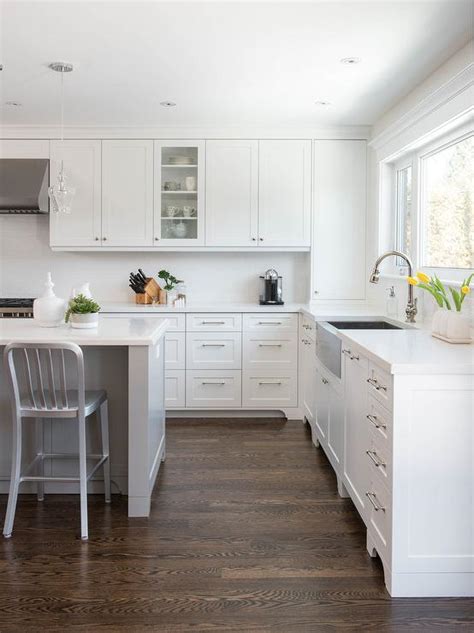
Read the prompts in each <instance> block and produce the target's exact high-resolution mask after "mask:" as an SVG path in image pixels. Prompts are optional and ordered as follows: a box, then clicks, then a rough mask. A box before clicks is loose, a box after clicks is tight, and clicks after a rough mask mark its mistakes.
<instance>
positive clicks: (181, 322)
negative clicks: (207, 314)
mask: <svg viewBox="0 0 474 633" xmlns="http://www.w3.org/2000/svg"><path fill="white" fill-rule="evenodd" d="M101 314H103V315H104V316H105V317H107V319H118V318H120V319H123V318H124V317H126V318H129V319H131V318H134V319H135V318H140V317H146V318H147V319H149V318H152V319H156V323H157V325H159V324H160V323H163V321H165V320H167V321H168V329H167V330H166V331H167V332H184V331H185V329H186V315H185V314H168V313H163V312H160V314H157V313H156V312H153V306H150V307H149V308H147V310H146V311H145V310H144V311H143V312H105V311H104V312H101Z"/></svg>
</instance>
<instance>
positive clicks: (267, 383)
mask: <svg viewBox="0 0 474 633" xmlns="http://www.w3.org/2000/svg"><path fill="white" fill-rule="evenodd" d="M297 404H298V394H297V373H296V370H294V371H289V372H277V373H275V372H252V371H246V372H245V373H244V380H243V385H242V406H244V407H251V408H260V409H261V408H264V409H278V408H280V407H283V408H286V407H296V406H297Z"/></svg>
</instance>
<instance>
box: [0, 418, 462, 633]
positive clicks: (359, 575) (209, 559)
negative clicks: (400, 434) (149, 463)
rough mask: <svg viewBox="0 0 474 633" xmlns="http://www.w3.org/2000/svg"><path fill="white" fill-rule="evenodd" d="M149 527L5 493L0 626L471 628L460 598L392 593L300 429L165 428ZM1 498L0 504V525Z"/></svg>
mask: <svg viewBox="0 0 474 633" xmlns="http://www.w3.org/2000/svg"><path fill="white" fill-rule="evenodd" d="M167 428H168V436H167V460H166V463H165V464H164V465H163V468H162V470H161V471H160V476H159V479H158V482H157V484H156V487H155V491H154V495H153V506H152V514H151V517H150V518H149V519H128V518H127V516H126V513H127V500H126V498H121V497H119V496H117V495H114V497H113V501H112V505H111V506H109V507H107V506H106V505H105V504H104V502H103V497H102V496H101V495H91V496H90V497H89V532H90V537H89V541H88V542H87V543H82V542H81V541H80V540H79V538H78V530H79V498H78V497H76V496H71V495H64V496H58V495H50V496H47V497H46V500H45V501H44V502H43V503H39V502H37V501H36V498H35V497H34V496H30V495H28V496H22V497H20V501H19V506H18V510H17V516H16V523H15V529H14V533H13V538H11V539H10V540H5V539H2V538H1V537H0V632H1V633H16V632H21V633H27V632H30V631H31V632H33V631H34V632H39V631H47V632H48V633H49V632H52V633H53V632H59V631H61V632H63V631H81V632H84V633H95V632H96V631H97V632H100V631H109V632H113V631H117V632H124V633H140V632H142V631H143V632H150V633H151V632H155V631H156V632H161V631H163V632H169V633H178V632H179V633H185V632H186V633H189V632H193V631H210V632H213V633H220V632H221V631H222V632H223V633H224V632H228V631H234V632H236V631H239V632H253V631H255V632H261V631H275V632H278V633H299V632H315V633H324V632H326V631H327V632H334V631H336V632H339V631H341V632H346V631H374V632H377V633H378V632H381V631H390V632H391V633H394V632H395V633H402V632H405V631H422V632H427V633H430V632H431V631H443V633H449V632H451V631H471V632H472V631H473V630H474V601H473V600H469V599H461V598H451V599H396V600H395V599H391V598H390V596H389V595H388V594H387V592H386V590H385V586H384V582H383V572H382V567H381V564H380V561H379V560H378V559H375V560H373V559H371V558H370V557H369V556H368V554H367V552H366V549H365V528H364V526H363V524H362V522H361V520H360V518H359V516H358V514H357V512H356V511H355V509H354V508H353V506H352V504H351V502H350V500H348V499H341V498H340V497H339V496H338V494H337V491H336V481H335V477H334V474H333V471H332V469H331V466H330V465H329V463H328V461H327V460H326V458H325V456H324V453H323V452H322V450H317V449H315V448H314V447H313V445H312V443H311V439H310V433H309V430H308V427H305V426H303V425H302V424H301V423H299V422H284V421H281V420H254V419H252V420H242V419H238V420H227V421H223V420H205V421H201V420H185V421H184V420H182V421H176V420H173V421H170V422H169V423H168V427H167ZM5 507H6V497H5V496H1V497H0V517H1V520H2V521H3V516H4V511H5Z"/></svg>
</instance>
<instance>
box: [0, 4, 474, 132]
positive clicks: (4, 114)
mask: <svg viewBox="0 0 474 633" xmlns="http://www.w3.org/2000/svg"><path fill="white" fill-rule="evenodd" d="M0 20H1V26H0V37H1V39H0V63H3V64H4V70H3V72H1V73H0V117H1V121H2V123H3V124H6V125H55V124H57V123H58V119H59V75H58V74H56V73H53V72H52V71H50V70H49V69H48V68H47V65H48V63H49V62H52V61H56V60H61V61H69V62H72V63H73V64H74V65H75V70H74V72H73V73H72V74H71V75H67V76H66V77H65V91H66V99H67V100H66V124H67V125H85V126H93V125H98V126H140V127H141V126H145V127H151V126H153V127H154V126H173V127H174V126H181V125H186V126H208V125H211V126H220V125H222V126H225V125H261V124H264V125H289V126H293V125H297V126H308V125H310V126H312V125H324V124H338V125H339V124H341V125H359V124H360V125H368V124H372V123H373V122H374V121H375V120H377V118H379V117H380V115H381V114H383V113H384V112H385V111H386V110H387V109H389V108H390V107H392V106H393V105H394V104H395V103H396V102H397V101H398V100H399V99H400V98H401V97H403V96H404V95H405V94H407V93H408V92H409V91H410V90H412V89H413V88H414V87H415V86H416V85H417V84H418V83H419V82H420V81H422V80H423V79H424V78H425V77H426V76H427V75H429V74H430V73H431V72H432V71H433V70H435V69H436V68H437V67H438V66H439V65H440V64H441V63H442V62H444V61H445V60H446V59H447V58H448V57H450V56H451V55H452V54H453V53H454V52H455V51H457V50H458V49H460V48H461V47H462V46H463V45H465V44H466V42H467V41H468V40H469V38H470V37H472V2H455V1H449V2H440V1H439V0H438V1H434V2H429V1H423V2H384V1H380V0H379V1H377V2H374V1H372V2H365V3H359V2H335V1H331V2H325V3H324V2H302V3H299V2H263V3H257V2H252V3H251V2H246V3H245V2H244V3H242V2H188V3H185V2H176V1H174V2H168V3H165V2H103V3H98V2H68V1H63V2H39V1H38V2H7V1H5V2H1V4H0ZM348 56H357V57H360V58H361V60H362V61H361V63H360V64H358V65H355V66H346V65H343V64H341V63H340V62H339V60H340V58H342V57H348ZM168 99H169V100H172V101H175V102H176V103H177V107H176V108H172V109H164V108H162V107H160V105H159V103H160V101H163V100H168ZM320 99H322V100H327V101H331V102H332V103H333V105H332V106H331V107H321V106H319V107H318V106H316V105H315V104H314V102H315V101H316V100H320ZM6 101H19V102H21V103H22V104H23V105H22V107H21V108H14V107H11V106H5V105H4V103H5V102H6Z"/></svg>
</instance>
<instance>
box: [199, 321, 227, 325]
mask: <svg viewBox="0 0 474 633" xmlns="http://www.w3.org/2000/svg"><path fill="white" fill-rule="evenodd" d="M201 325H225V321H201Z"/></svg>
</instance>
